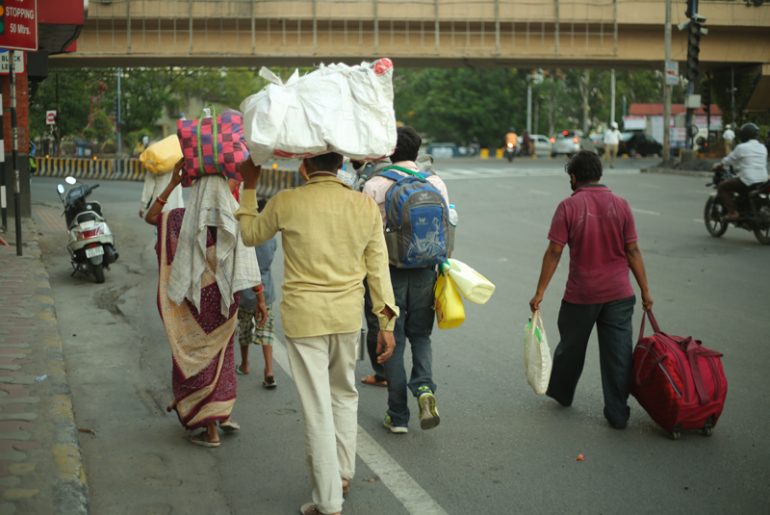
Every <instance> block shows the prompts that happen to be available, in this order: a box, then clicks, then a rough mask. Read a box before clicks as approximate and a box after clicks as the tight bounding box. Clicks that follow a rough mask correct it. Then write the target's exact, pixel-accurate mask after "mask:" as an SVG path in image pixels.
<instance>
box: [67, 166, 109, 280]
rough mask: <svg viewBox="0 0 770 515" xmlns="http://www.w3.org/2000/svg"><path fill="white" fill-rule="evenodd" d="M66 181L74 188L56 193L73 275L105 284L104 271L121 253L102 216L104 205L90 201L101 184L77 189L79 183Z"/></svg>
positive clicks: (84, 185)
mask: <svg viewBox="0 0 770 515" xmlns="http://www.w3.org/2000/svg"><path fill="white" fill-rule="evenodd" d="M65 182H66V183H67V184H69V185H73V187H72V188H70V189H69V190H68V191H67V192H66V194H65V189H64V186H63V185H61V184H59V185H57V186H56V191H57V192H58V193H59V200H61V202H62V205H63V206H64V218H65V220H66V223H67V231H68V234H69V241H68V242H67V250H68V251H69V254H70V259H71V263H72V269H73V270H72V275H73V276H74V275H75V274H76V273H78V272H81V273H84V274H91V275H93V276H94V279H95V280H96V282H97V283H103V282H104V270H105V269H109V267H110V265H111V264H112V263H114V262H115V261H117V259H118V252H117V251H116V250H115V238H114V237H113V235H112V231H110V227H109V226H108V225H107V222H106V221H105V219H104V216H102V205H101V204H100V203H99V202H97V201H95V200H92V201H89V200H87V197H88V196H89V195H90V194H91V192H92V191H94V190H95V189H96V188H98V187H99V185H98V184H94V185H90V186H89V185H86V184H81V185H78V186H74V184H75V183H76V182H77V181H76V180H75V179H74V178H72V177H67V178H66V179H65Z"/></svg>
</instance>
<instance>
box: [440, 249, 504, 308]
mask: <svg viewBox="0 0 770 515" xmlns="http://www.w3.org/2000/svg"><path fill="white" fill-rule="evenodd" d="M447 263H449V267H448V268H447V267H446V264H443V265H441V266H442V269H443V270H445V271H446V272H447V273H448V274H449V275H450V276H451V277H452V279H454V281H455V284H456V285H457V290H458V291H459V292H460V295H462V296H463V297H464V298H466V299H467V300H469V301H471V302H475V303H476V304H486V303H487V301H488V300H489V299H490V298H491V297H492V294H493V293H494V292H495V285H494V284H492V281H490V280H489V279H487V278H486V277H484V276H483V275H481V274H480V273H478V272H477V271H476V270H474V269H473V268H472V267H470V266H468V265H466V264H465V263H463V262H462V261H460V260H457V259H454V258H449V259H447Z"/></svg>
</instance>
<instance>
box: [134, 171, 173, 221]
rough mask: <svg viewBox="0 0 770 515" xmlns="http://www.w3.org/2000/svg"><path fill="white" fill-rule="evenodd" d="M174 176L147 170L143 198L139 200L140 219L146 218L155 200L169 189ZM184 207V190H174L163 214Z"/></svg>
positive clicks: (164, 207) (164, 205)
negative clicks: (145, 215)
mask: <svg viewBox="0 0 770 515" xmlns="http://www.w3.org/2000/svg"><path fill="white" fill-rule="evenodd" d="M172 176H173V174H172V173H164V174H156V173H152V172H150V171H149V170H145V172H144V186H143V187H142V197H141V199H140V200H139V218H144V214H145V213H146V212H147V210H148V209H149V208H150V206H151V205H152V203H153V202H154V201H155V199H156V198H158V195H160V194H161V193H162V192H163V191H164V190H165V189H166V187H168V185H169V183H170V182H171V178H172ZM183 207H184V199H183V198H182V188H174V189H173V190H171V193H170V194H169V196H168V198H167V199H166V203H165V204H163V212H164V213H166V212H168V211H172V210H174V209H179V208H183Z"/></svg>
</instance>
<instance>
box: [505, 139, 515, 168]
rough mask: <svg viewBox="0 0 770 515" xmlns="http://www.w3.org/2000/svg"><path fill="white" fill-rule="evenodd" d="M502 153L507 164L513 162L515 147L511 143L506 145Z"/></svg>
mask: <svg viewBox="0 0 770 515" xmlns="http://www.w3.org/2000/svg"><path fill="white" fill-rule="evenodd" d="M503 152H504V153H505V158H506V159H507V160H508V162H509V163H511V162H513V158H514V157H516V147H515V146H513V143H506V145H505V150H504V151H503Z"/></svg>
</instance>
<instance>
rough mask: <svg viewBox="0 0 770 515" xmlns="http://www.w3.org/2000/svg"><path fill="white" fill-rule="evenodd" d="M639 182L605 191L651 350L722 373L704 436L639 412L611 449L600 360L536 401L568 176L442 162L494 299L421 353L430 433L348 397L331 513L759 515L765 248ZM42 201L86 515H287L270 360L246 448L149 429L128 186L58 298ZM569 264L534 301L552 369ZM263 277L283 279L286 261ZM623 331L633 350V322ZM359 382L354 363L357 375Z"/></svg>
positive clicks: (766, 480) (763, 459) (61, 258)
mask: <svg viewBox="0 0 770 515" xmlns="http://www.w3.org/2000/svg"><path fill="white" fill-rule="evenodd" d="M649 163H650V162H645V161H641V160H623V161H621V162H620V163H619V165H618V167H617V168H616V169H615V170H610V171H609V172H608V173H606V174H605V181H604V182H605V183H606V184H607V185H609V186H610V187H611V188H612V189H613V190H615V191H616V192H618V193H619V194H621V195H623V196H625V197H626V198H628V199H629V201H630V202H631V205H632V206H633V208H634V213H635V216H636V220H637V229H638V232H639V236H640V246H641V248H642V250H643V253H644V257H645V260H646V264H647V270H648V275H649V278H650V284H651V289H652V295H653V297H654V300H655V313H656V316H657V318H658V321H659V322H660V324H661V325H662V327H663V329H664V330H665V331H667V332H670V333H674V334H682V335H693V336H695V337H697V338H699V339H702V340H703V341H704V344H705V345H706V346H709V347H713V348H716V349H718V350H720V351H722V352H724V353H725V357H724V366H725V371H726V374H727V377H728V380H729V382H730V389H729V393H728V398H727V405H726V408H725V411H724V413H723V417H722V419H721V420H720V421H719V424H718V426H717V428H716V430H715V431H714V435H713V436H712V437H711V438H706V437H703V436H701V435H699V434H697V433H692V434H686V435H685V436H684V437H683V438H682V439H681V440H679V441H673V440H671V439H669V438H668V437H667V436H666V435H665V434H664V433H663V432H662V431H661V430H660V429H658V428H657V427H656V426H655V424H654V423H653V422H652V421H651V419H650V418H649V417H648V416H647V415H646V414H645V413H644V411H643V410H642V409H641V408H640V407H639V405H638V404H637V403H636V402H635V401H634V400H632V401H631V409H632V413H631V419H630V424H629V427H628V429H626V430H625V431H616V430H613V429H610V428H609V427H608V426H607V425H606V423H605V421H604V419H603V417H602V396H601V386H600V379H599V370H598V369H599V367H598V353H597V346H596V342H595V340H593V341H592V344H591V345H590V346H589V349H590V350H589V353H588V358H587V363H586V369H585V372H584V374H583V378H582V380H581V383H580V385H579V387H578V392H577V395H576V400H575V403H574V405H573V407H572V408H569V409H564V408H561V407H559V406H558V405H556V403H554V402H553V401H551V400H549V399H547V398H544V397H538V396H536V395H534V393H533V392H532V391H531V389H530V388H529V387H528V385H527V383H526V380H525V378H524V374H523V368H522V367H523V363H522V336H523V327H524V323H525V322H526V319H527V316H528V314H529V313H528V306H527V303H528V301H529V299H530V297H531V296H532V294H533V291H534V287H535V283H536V281H537V274H538V272H539V266H540V261H541V258H542V254H543V251H544V250H545V247H546V233H547V230H548V226H549V222H550V217H551V215H552V213H553V210H554V208H555V206H556V204H557V203H558V202H559V201H560V200H561V199H562V198H564V197H566V196H567V195H568V194H569V193H570V192H569V183H568V179H567V177H566V175H565V174H564V172H563V168H562V166H563V164H562V162H561V161H558V160H540V161H529V160H527V161H522V160H519V161H515V162H514V163H513V165H509V164H508V163H502V162H496V161H488V162H479V161H473V160H448V161H440V162H438V163H437V164H436V167H437V169H438V170H439V171H440V173H441V175H442V176H444V177H445V178H446V180H447V184H448V187H449V191H450V196H451V199H452V201H453V202H454V203H455V204H456V206H457V210H458V212H459V216H460V224H459V227H458V236H457V246H456V251H455V255H456V257H457V258H459V259H461V260H463V261H466V262H467V263H469V264H471V265H472V266H473V267H475V268H477V269H478V270H479V271H481V272H482V273H483V274H485V275H486V276H487V277H489V278H490V279H491V280H492V281H493V282H494V283H495V284H496V285H497V291H496V293H495V295H494V297H493V298H492V300H491V301H490V302H489V303H488V304H487V305H484V306H477V305H473V304H467V305H466V310H467V321H466V322H465V324H464V325H463V326H462V327H461V328H459V329H455V330H452V331H439V330H438V329H436V330H435V332H434V379H435V380H436V382H437V384H438V391H437V397H438V401H439V410H440V412H441V416H442V422H441V425H440V426H439V427H438V428H437V429H435V430H432V431H427V432H424V431H421V430H420V429H419V425H418V424H416V423H415V422H414V421H413V422H412V424H411V426H410V432H409V434H408V435H405V436H396V435H391V434H387V433H386V432H385V430H384V429H383V428H382V418H383V415H384V412H385V393H386V392H385V391H384V390H382V389H379V388H373V387H364V386H362V387H361V388H360V408H359V424H360V428H361V431H360V438H359V441H360V444H359V451H360V452H359V458H360V459H359V460H358V470H357V475H356V477H355V480H354V482H353V491H352V493H351V495H350V497H349V498H348V500H347V502H346V503H345V512H346V513H367V514H375V515H377V514H385V513H387V514H394V513H395V514H398V513H413V514H418V515H423V514H432V513H451V514H464V513H474V514H479V513H480V514H487V513H618V512H624V513H653V512H655V513H703V512H710V513H767V508H768V501H767V499H768V496H770V474H769V473H768V471H769V470H770V469H769V468H768V463H770V445H769V444H768V441H767V435H768V427H770V400H768V396H767V392H768V391H770V380H768V374H767V366H768V363H770V348H769V347H768V345H767V343H766V342H767V334H768V330H770V322H769V321H768V307H769V306H770V302H768V291H770V271H769V270H768V266H767V265H768V263H769V262H770V260H769V257H770V247H763V246H761V245H759V244H758V243H757V242H756V241H755V240H754V238H753V235H752V234H750V233H748V232H745V231H738V230H736V229H734V228H731V229H730V230H728V231H727V233H726V234H725V236H723V237H722V238H720V239H714V238H711V237H709V236H708V235H707V233H706V231H705V228H704V225H703V222H702V220H701V216H702V209H703V204H704V203H705V200H706V197H707V195H708V193H709V191H710V190H709V189H707V188H705V187H704V184H705V182H706V180H705V179H703V178H701V177H682V176H663V175H654V174H640V173H639V168H640V166H642V165H644V164H649ZM55 183H56V181H55V180H48V179H41V178H36V179H34V180H33V185H32V186H33V201H34V203H35V216H36V218H37V221H38V226H39V228H40V231H41V235H40V239H41V246H42V248H43V252H44V254H45V259H46V264H47V267H48V270H49V274H50V279H51V283H52V286H53V289H54V291H55V300H56V310H57V314H58V316H59V323H60V331H61V334H62V337H63V340H64V348H65V354H66V360H67V367H68V374H69V378H70V382H71V385H72V389H73V397H74V404H75V413H76V420H77V424H78V426H79V427H80V428H85V429H90V430H93V431H94V434H89V433H81V435H80V437H81V444H82V449H83V453H84V456H85V460H86V469H87V474H88V482H89V486H90V493H91V508H92V513H94V514H99V515H101V514H128V513H132V514H133V513H157V514H161V513H163V514H166V513H192V512H198V513H217V514H218V513H223V514H225V513H233V514H247V513H248V514H255V513H256V514H264V515H272V514H289V513H296V512H297V508H298V507H299V505H300V504H301V503H303V502H305V501H307V500H309V498H310V497H309V494H310V491H309V482H308V477H307V473H306V469H305V465H304V458H303V451H302V449H303V443H302V421H301V413H300V406H299V400H298V398H297V395H296V392H295V390H294V388H293V385H292V382H291V379H290V377H289V376H288V373H287V370H288V368H287V366H286V357H285V352H284V350H283V347H282V345H277V346H276V355H277V361H278V366H277V370H276V372H277V381H278V383H279V386H278V388H277V389H276V390H273V391H268V390H263V389H262V388H261V387H260V374H258V373H257V374H254V375H250V376H246V377H245V378H244V377H239V391H238V403H237V405H236V408H235V411H234V416H235V418H237V420H238V421H239V422H240V423H241V425H242V426H243V430H242V431H241V432H240V434H238V435H237V436H233V437H227V440H226V441H225V444H224V445H223V446H222V447H221V448H219V449H215V450H205V449H201V448H197V447H193V446H191V445H190V444H189V443H187V442H186V441H185V434H184V432H183V431H182V429H181V427H180V425H179V424H178V422H177V421H176V420H175V418H174V417H173V416H172V415H168V414H166V413H165V412H164V410H163V406H165V404H166V403H167V402H168V401H169V400H170V399H171V392H170V377H169V376H170V369H171V366H170V359H169V352H168V347H167V344H166V341H165V334H164V332H163V328H162V326H161V323H160V320H159V317H158V314H157V310H156V307H155V288H156V281H157V275H156V274H157V272H156V270H157V266H156V263H155V254H154V250H153V245H154V234H153V231H154V229H153V228H152V227H150V226H148V225H145V224H144V223H143V222H141V221H140V220H139V218H138V217H137V214H136V212H137V208H138V198H139V193H140V184H139V183H124V182H119V183H107V182H104V183H102V187H101V188H100V189H99V190H97V191H96V192H95V193H94V198H96V199H98V200H100V201H101V202H102V204H103V206H104V210H105V213H106V214H107V216H108V220H109V223H110V225H111V227H112V229H113V231H114V232H115V234H116V235H117V238H118V249H119V251H120V254H121V257H120V260H119V261H118V263H116V264H115V265H114V266H113V267H112V270H110V271H109V272H108V274H107V281H106V283H105V284H103V285H97V284H94V283H93V282H92V281H91V280H89V279H87V278H83V277H70V273H69V272H70V266H69V263H68V259H67V257H66V251H65V249H64V244H65V241H66V240H65V235H64V231H63V221H62V219H61V218H59V217H58V211H57V209H58V208H57V202H58V200H57V199H56V196H55V188H54V185H55ZM566 261H567V258H566V255H565V259H564V260H563V262H562V264H561V266H560V267H559V270H558V271H557V273H556V275H555V277H554V279H553V281H552V283H551V288H550V289H549V290H548V292H547V294H546V296H545V300H544V302H543V314H544V318H545V324H546V330H547V334H548V335H549V336H550V344H551V348H552V349H553V348H554V347H555V345H556V343H557V342H558V332H557V329H556V315H557V312H558V307H559V301H560V298H561V294H562V293H563V286H564V283H565V280H566V271H567V262H566ZM274 268H275V275H276V277H278V278H279V280H280V277H282V267H281V256H280V254H279V255H278V256H277V258H276V265H275V267H274ZM634 320H635V321H634V323H635V330H638V328H639V321H640V313H639V310H638V309H637V312H636V314H635V317H634ZM280 337H281V339H282V335H280ZM252 353H253V354H255V361H254V363H255V366H254V369H255V371H256V372H259V370H260V368H259V363H260V361H259V359H260V357H259V353H258V352H255V351H252ZM365 373H368V366H367V365H366V363H364V362H361V363H359V369H358V371H357V375H358V376H361V375H364V374H365ZM414 409H415V411H416V406H414ZM579 453H582V454H584V455H585V461H582V462H578V461H576V459H575V458H576V456H577V455H578V454H579Z"/></svg>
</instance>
